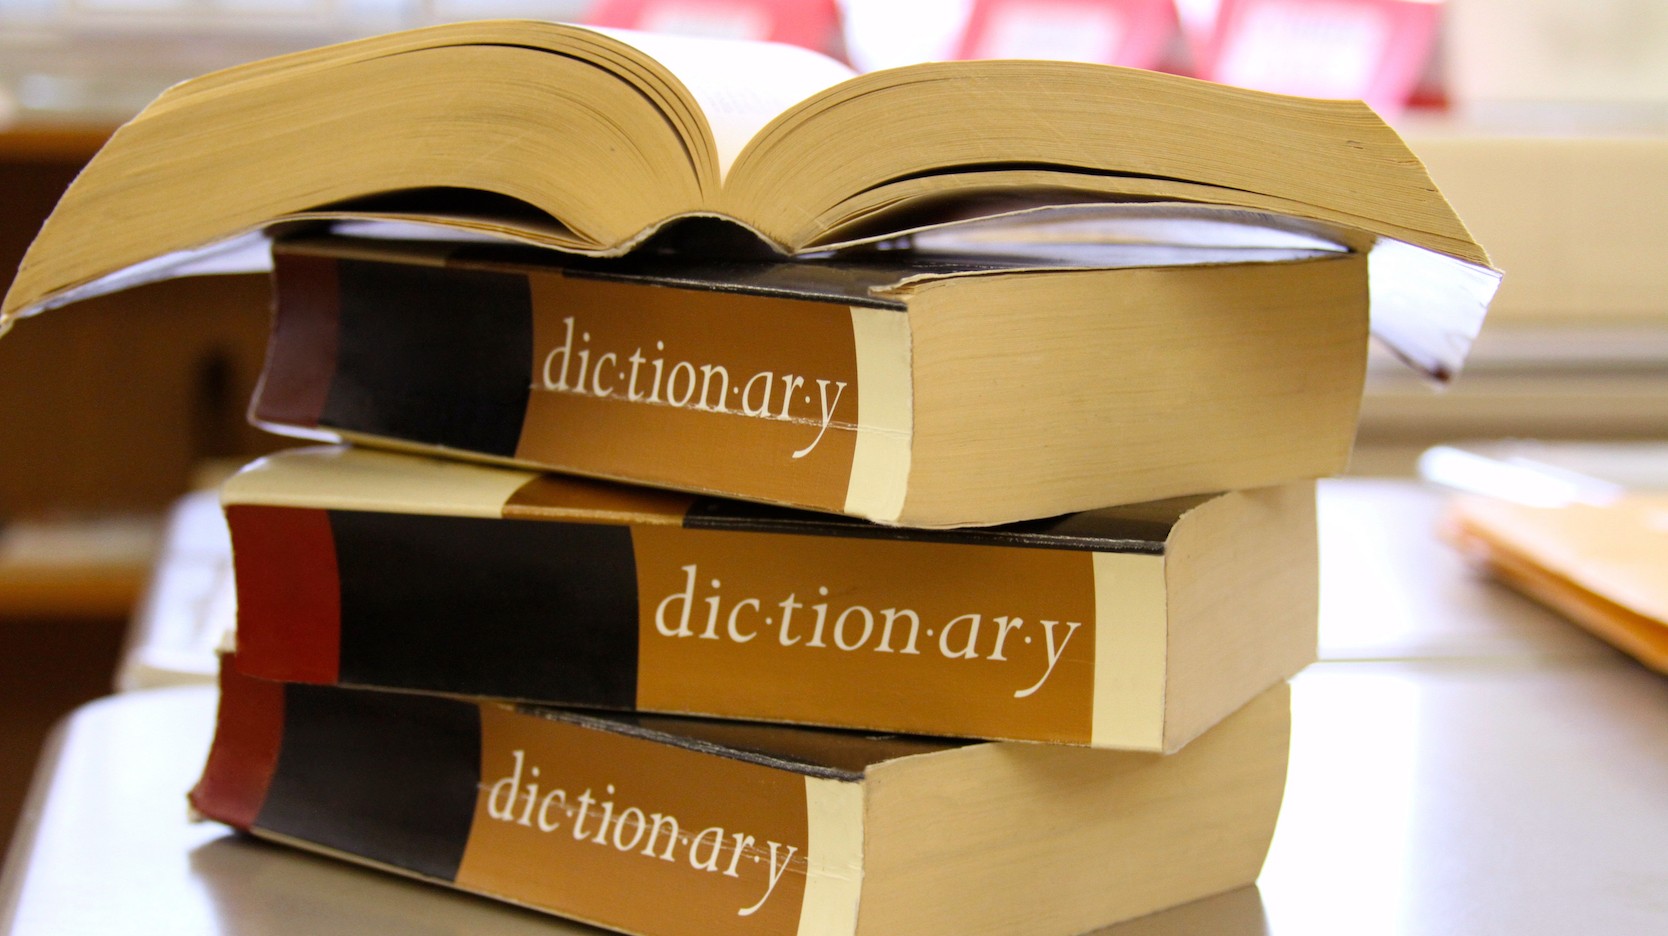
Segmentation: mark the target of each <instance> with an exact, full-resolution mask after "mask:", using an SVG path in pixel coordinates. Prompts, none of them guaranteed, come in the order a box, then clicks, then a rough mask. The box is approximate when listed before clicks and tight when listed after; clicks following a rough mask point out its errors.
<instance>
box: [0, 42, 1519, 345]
mask: <svg viewBox="0 0 1668 936" xmlns="http://www.w3.org/2000/svg"><path fill="white" fill-rule="evenodd" d="M1132 201H1133V202H1143V203H1151V202H1155V201H1162V202H1173V203H1190V204H1195V205H1205V206H1221V207H1226V208H1231V209H1236V210H1246V211H1250V212H1255V213H1258V214H1259V215H1262V216H1266V217H1272V218H1282V219H1289V220H1293V221H1298V222H1302V223H1306V224H1313V225H1315V226H1318V227H1321V228H1324V229H1326V230H1329V231H1333V232H1337V234H1338V236H1339V237H1341V238H1343V239H1345V240H1346V241H1348V242H1350V243H1352V245H1353V246H1357V247H1360V248H1361V249H1369V248H1377V247H1380V246H1385V247H1387V248H1389V249H1388V250H1387V252H1386V256H1385V257H1384V263H1383V264H1378V263H1375V278H1379V274H1380V273H1382V274H1383V276H1382V280H1383V281H1384V282H1385V283H1386V285H1387V287H1388V289H1387V291H1388V292H1392V293H1393V292H1397V291H1403V292H1406V290H1405V289H1404V287H1406V286H1407V285H1409V283H1410V282H1411V283H1413V284H1414V285H1416V287H1417V288H1416V289H1414V290H1412V293H1413V294H1410V295H1408V296H1407V297H1406V298H1407V299H1408V302H1407V303H1406V304H1405V306H1404V307H1403V309H1402V311H1403V312H1405V313H1407V314H1409V315H1410V316H1411V317H1412V318H1414V319H1416V320H1424V321H1444V322H1445V328H1444V340H1443V341H1440V342H1437V343H1434V344H1431V345H1428V346H1425V347H1423V348H1420V349H1416V350H1415V352H1414V353H1415V355H1416V356H1417V358H1418V359H1419V360H1420V362H1421V364H1422V366H1424V367H1426V368H1427V369H1429V370H1431V371H1433V372H1437V373H1445V372H1450V371H1452V370H1454V369H1456V368H1457V367H1458V365H1459V359H1460V357H1463V350H1464V346H1465V345H1466V344H1467V343H1468V342H1469V340H1470V338H1471V337H1473V336H1474V335H1475V334H1476V330H1477V326H1478V325H1479V323H1480V318H1481V313H1482V309H1483V307H1484V306H1485V305H1486V301H1487V296H1488V295H1489V294H1491V293H1492V290H1493V288H1494V283H1495V280H1496V279H1497V278H1498V274H1497V273H1496V271H1494V270H1493V269H1492V268H1491V267H1489V265H1488V258H1487V256H1486V254H1485V253H1484V251H1483V250H1482V248H1481V247H1480V246H1478V244H1477V243H1476V241H1475V240H1474V239H1473V238H1472V237H1471V235H1470V234H1469V233H1468V232H1467V230H1466V228H1465V226H1464V225H1463V224H1462V223H1461V221H1460V219H1459V218H1458V217H1457V216H1456V215H1455V213H1454V211H1453V210H1452V208H1451V207H1450V206H1449V205H1448V203H1447V202H1446V201H1445V200H1444V199H1443V198H1442V196H1441V194H1440V193H1439V192H1438V191H1437V189H1436V186H1435V185H1434V184H1433V183H1432V181H1431V178H1430V176H1429V175H1428V174H1427V173H1426V171H1425V170H1424V168H1423V167H1422V166H1421V165H1420V163H1419V160H1418V159H1417V158H1416V156H1415V155H1414V154H1413V153H1412V152H1411V151H1410V150H1409V149H1408V147H1407V146H1406V145H1405V144H1404V143H1403V141H1402V140H1401V139H1400V137H1398V136H1397V135H1396V133H1395V132H1394V131H1393V130H1392V129H1391V128H1390V127H1389V126H1387V125H1386V124H1385V123H1384V121H1383V120H1382V119H1380V118H1379V117H1378V116H1377V115H1376V114H1374V113H1373V112H1372V111H1371V110H1370V109H1369V108H1367V107H1366V106H1365V105H1363V104H1361V103H1359V102H1348V101H1325V100H1315V99H1305V98H1292V97H1283V96H1279V95H1271V94H1265V93H1260V92H1255V91H1248V90H1244V89H1238V88H1230V87H1226V86H1221V85H1214V84H1210V83H1207V82H1202V81H1196V80H1193V79H1189V78H1183V77H1178V76H1174V75H1167V74H1160V73H1155V72H1148V71H1140V70H1135V69H1121V68H1116V67H1113V66H1104V65H1091V64H1085V63H1071V62H1044V61H976V62H975V61H969V62H948V63H931V64H922V65H915V66H909V67H904V68H897V69H889V70H885V71H878V72H872V73H869V74H864V75H856V74H854V73H853V72H852V71H851V70H850V69H849V68H846V67H845V66H844V65H842V64H840V63H838V62H836V61H834V60H832V59H829V58H826V57H823V56H820V55H818V54H816V53H813V52H809V51H807V50H804V49H797V48H793V47H788V46H782V45H775V44H771V43H760V42H736V41H723V40H715V39H695V38H680V37H672V36H664V35H650V34H640V33H630V32H624V31H612V30H594V29H585V28H581V27H576V26H566V25H560V24H555V23H545V22H532V21H492V22H478V23H456V24H446V25H441V26H435V27H431V28H425V29H418V30H411V31H406V32H399V33H393V34H390V35H385V36H378V37H372V38H368V39H363V40H359V41H355V42H350V43H345V44H341V45H336V46H330V47H326V48H322V49H315V50H311V51H305V52H300V53H295V54H291V55H286V56H281V57H278V58H273V59H267V60H262V61H258V62H253V63H250V64H247V65H242V66H238V67H235V68H232V69H228V70H226V71H222V72H217V73H215V74H212V75H207V76H204V77H201V78H198V79H195V80H192V81H188V82H185V83H183V84H180V85H177V86H175V87H174V88H172V89H170V90H169V91H167V92H165V93H164V94H163V95H162V96H161V97H160V98H159V99H157V100H156V101H155V102H154V103H152V104H151V105H150V106H148V107H147V108H145V109H144V110H143V111H142V112H141V113H140V114H139V115H138V116H136V117H135V118H134V119H133V120H132V121H130V122H129V123H128V124H126V125H125V126H123V127H122V128H120V129H119V130H118V131H117V132H116V133H115V134H114V136H112V138H111V139H110V141H109V143H108V144H107V145H106V146H105V147H104V148H103V150H102V151H101V152H100V153H99V154H98V155H97V156H96V157H95V158H94V159H93V160H92V161H91V163H90V164H89V165H88V166H87V167H86V169H85V171H83V172H82V173H81V175H80V177H79V178H77V179H76V181H75V183H74V184H73V185H72V186H71V187H70V188H69V190H68V191H67V192H66V193H65V194H64V196H63V199H62V200H61V201H60V203H59V205H58V207H57V210H56V211H55V212H54V213H53V215H52V217H51V218H50V219H49V220H48V221H47V223H46V225H45V226H44V227H43V229H42V231H41V232H40V235H39V237H38V238H37V239H36V241H35V243H34V244H33V246H32V247H31V248H30V250H29V252H28V255H27V256H26V258H25V259H24V262H23V265H22V267H21V269H20V270H19V272H18V276H17V279H16V281H15V282H14V283H13V285H12V287H11V289H10V291H9V292H8V294H7V296H6V299H5V302H4V304H3V306H0V329H3V327H4V325H6V324H8V323H10V322H11V321H12V320H13V319H14V318H16V317H17V316H19V315H22V314H26V313H28V312H30V311H35V310H39V309H41V308H44V307H47V306H50V305H54V304H61V303H63V302H67V301H71V300H73V299H74V298H76V297H78V296H80V295H86V294H89V293H90V292H93V291H97V290H101V289H109V288H116V287H118V286H120V285H121V284H124V283H130V282H134V281H136V280H142V279H144V278H147V277H156V276H160V275H164V273H165V271H168V270H178V269H182V268H181V267H179V266H177V264H178V263H180V262H184V263H186V264H187V265H188V266H189V265H191V264H198V266H197V267H196V268H198V269H200V268H202V267H201V266H200V264H201V263H203V262H206V260H207V258H206V257H205V255H204V254H203V253H201V251H203V250H211V249H213V247H214V245H217V244H225V243H228V242H231V241H234V240H236V239H237V238H239V237H241V236H243V235H247V234H251V233H253V232H258V231H260V230H262V229H263V228H267V227H270V226H272V225H275V224H280V223H282V222H285V221H289V220H296V219H305V218H320V217H329V218H342V217H353V218H371V219H379V218H380V219H388V218H397V219H401V220H417V221H423V222H427V223H432V224H439V225H445V226H449V227H451V228H453V229H457V230H469V231H474V232H480V233H486V234H491V235H496V236H504V237H509V238H513V239H516V240H519V241H522V242H525V243H532V244H537V245H541V246H545V247H554V248H559V249H562V250H568V251H575V252H579V253H586V254H596V255H602V254H619V253H625V252H627V251H629V250H630V249H632V248H633V247H634V246H636V245H638V244H640V243H642V242H643V241H644V240H645V239H646V238H648V237H650V236H651V235H652V234H654V233H655V232H657V231H659V230H661V229H663V228H666V227H667V226H668V225H671V224H673V223H674V222H676V221H677V220H679V219H684V218H691V217H701V218H706V217H720V218H726V219H730V220H733V221H734V222H736V223H737V224H738V225H739V226H741V227H743V228H745V229H747V230H749V231H751V232H753V233H755V234H756V235H757V236H758V238H759V240H760V241H761V242H762V243H764V244H766V245H768V246H769V247H770V248H771V249H774V250H776V251H779V252H782V253H790V254H798V253H806V252H817V251H822V250H827V249H830V248H833V247H838V246H841V245H847V244H853V243H860V242H866V241H874V240H877V239H878V240H885V239H888V238H893V237H896V236H897V235H899V234H902V233H906V232H909V231H914V230H918V229H920V228H922V227H925V226H931V225H934V224H939V223H944V222H947V221H956V220H961V219H966V218H969V217H980V216H996V215H1003V214H1010V213H1012V212H1014V211H1017V210H1024V209H1030V208H1036V207H1046V206H1055V205H1083V204H1106V203H1116V202H1124V203H1128V202H1132ZM1377 252H1378V251H1377V250H1376V249H1375V253H1377ZM1409 262H1412V263H1414V265H1415V266H1416V267H1418V268H1419V269H1420V270H1422V271H1423V272H1421V273H1417V274H1415V275H1413V276H1412V277H1411V279H1410V277H1409V274H1408V269H1407V266H1406V263H1409ZM1380 267H1382V270H1380V269H1379V268H1380ZM1381 307H1382V306H1381Z"/></svg>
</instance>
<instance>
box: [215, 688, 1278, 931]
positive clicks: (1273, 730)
mask: <svg viewBox="0 0 1668 936" xmlns="http://www.w3.org/2000/svg"><path fill="white" fill-rule="evenodd" d="M1289 741H1290V705H1289V690H1288V688H1287V686H1286V684H1284V683H1281V684H1279V685H1277V686H1274V687H1271V688H1270V689H1269V690H1267V691H1266V692H1264V693H1263V694H1261V695H1259V696H1258V697H1257V698H1256V699H1255V700H1253V701H1252V702H1251V703H1250V704H1249V705H1247V706H1245V707H1244V708H1243V709H1242V710H1241V711H1239V712H1237V713H1235V714H1234V715H1232V716H1230V717H1229V718H1228V719H1226V720H1225V721H1223V722H1222V723H1221V724H1220V725H1218V726H1217V727H1215V728H1213V729H1211V730H1210V731H1209V732H1207V733H1206V734H1205V735H1204V736H1202V737H1200V738H1199V739H1198V740H1197V741H1195V742H1194V743H1193V744H1191V745H1189V746H1188V747H1187V748H1186V749H1185V750H1183V751H1181V752H1179V753H1177V754H1173V755H1168V756H1165V755H1158V754H1140V753H1131V752H1122V751H1101V750H1092V749H1086V748H1070V747H1062V746H1058V745H1040V744H1014V743H1006V742H977V743H969V744H956V743H953V742H946V741H942V740H931V739H921V738H911V737H905V736H872V735H862V734H856V733H847V732H834V731H826V730H817V729H809V728H791V727H779V726H767V725H756V724H741V723H727V722H706V721H699V720H690V719H676V718H666V717H661V718H657V717H652V716H633V717H625V716H597V715H587V714H579V713H575V712H572V711H567V710H562V709H552V708H541V707H535V706H511V705H506V704H502V703H493V702H485V701H480V700H473V699H458V698H443V697H431V696H420V695H413V694H408V693H387V692H379V691H374V690H357V689H343V688H337V687H321V686H307V685H297V684H283V683H276V682H266V681H263V680H257V679H253V678H250V677H246V676H241V675H239V674H237V673H236V672H235V670H232V669H229V668H228V670H227V671H225V673H224V675H223V677H222V691H221V702H220V716H219V723H218V727H217V730H216V736H215V740H214V744H213V747H212V750H211V751H210V753H209V757H208V762H207V765H206V767H205V769H204V773H203V776H202V779H201V781H200V782H199V783H198V784H197V786H196V788H195V789H194V791H193V792H192V794H191V797H190V799H191V803H192V806H193V807H194V809H195V811H196V812H197V813H198V814H200V815H201V816H205V817H207V818H209V819H214V820H218V821H221V822H224V823H227V824H229V825H231V826H234V827H236V828H239V829H244V830H247V831H249V832H251V833H253V834H254V835H256V836H259V837H262V838H266V839H271V840H274V841H276V842H279V843H283V844H286V845H292V846H298V847H301V848H305V849H311V850H315V851H319V852H323V853H326V854H328V855H332V856H336V857H340V858H345V859H348V860H352V861H355V862H359V863H362V864H367V865H371V866H374V867H378V868H383V869H386V870H389V871H393V872H397V873H401V874H405V875H410V876H413V877H416V878H420V879H423V880H427V881H432V882H435V883H438V884H442V885H449V886H452V887H456V888H459V889H462V890H464V891H468V892H472V893H475V894H480V895H484V896H487V897H492V898H496V899H500V900H505V901H510V902H514V903H517V904H521V905H523V906H527V907H532V908H535V909H539V910H545V911H549V912H552V913H555V914H559V915H562V916H566V917H570V918H574V919H578V920H582V921H586V922H591V923H596V924H600V925H603V926H607V927H610V928H612V929H616V930H620V931H624V932H628V933H638V934H644V936H661V934H666V936H683V934H699V936H705V934H718V933H724V934H742V936H747V934H785V936H794V934H804V933H819V934H885V936H891V934H897V933H909V934H912V936H933V934H946V936H948V934H954V936H965V934H970V933H1002V934H1017V936H1028V934H1030V936H1050V934H1059V936H1065V934H1077V933H1083V932H1086V931H1088V930H1091V929H1096V928H1099V927H1101V926H1105V925H1107V924H1110V923H1113V922H1116V921H1118V920H1122V919H1126V918H1130V917H1135V916H1139V915H1142V914H1146V913H1150V912H1153V911H1155V910H1159V909H1162V908H1164V907H1168V906H1171V905H1175V904H1180V903H1183V902H1186V901H1190V900H1194V899H1197V898H1200V897H1204V896H1207V895H1209V894H1214V893H1218V892H1221V891H1225V890H1229V889H1232V888H1235V887H1240V886H1243V885H1247V884H1250V883H1251V882H1252V881H1253V880H1254V879H1255V878H1256V876H1257V874H1258V871H1259V870H1260V867H1261V865H1262V862H1263V860H1264V857H1265V855H1266V853H1267V850H1268V846H1269V842H1270V839H1271V837H1272V835H1273V831H1274V825H1275V820H1276V818H1277V816H1278V813H1279V809H1280V803H1281V799H1282V795H1283V788H1284V781H1285V771H1286V761H1287V750H1288V746H1289Z"/></svg>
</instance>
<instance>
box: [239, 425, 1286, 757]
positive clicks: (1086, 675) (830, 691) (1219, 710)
mask: <svg viewBox="0 0 1668 936" xmlns="http://www.w3.org/2000/svg"><path fill="white" fill-rule="evenodd" d="M222 500H223V503H224V504H225V506H226V515H227V519H228V522H229V524H230V527H231V535H232V547H233V566H234V572H235V577H236V587H237V605H238V636H237V645H238V648H239V654H238V659H239V666H241V667H242V668H243V669H244V670H245V671H247V672H249V673H251V674H254V675H257V676H262V677H267V678H272V679H283V680H295V681H304V682H314V683H324V684H331V683H341V684H346V685H362V686H373V687H379V688H389V689H405V690H417V691H427V692H444V693H459V694H469V695H483V696H494V697H500V698H512V699H523V700H533V701H540V702H551V703H559V704H566V705H576V706H590V707H601V708H613V709H640V710H646V711H659V712H676V713H693V714H703V715H712V716H722V717H728V718H744V719H759V720H768V721H782V722H796V723H808V724H819V725H832V726H842V727H852V728H866V729H881V730H888V731H904V732H913V733H922V734H937V735H948V736H972V737H985V738H1010V739H1021V740H1034V741H1053V742H1060V743H1067V744H1076V745H1094V746H1100V747H1117V748H1128V749H1137V750H1153V751H1173V750H1176V749H1177V748H1180V747H1181V746H1182V745H1183V744H1185V743H1187V742H1188V741H1189V740H1190V739H1192V738H1193V737H1195V736H1196V735H1198V734H1199V733H1200V732H1201V731H1203V730H1205V729H1206V728H1207V727H1208V726H1210V725H1211V724H1214V723H1215V722H1216V721H1218V720H1219V719H1221V718H1222V717H1224V716H1226V715H1227V714H1228V713H1229V712H1231V711H1233V710H1234V709H1236V708H1238V707H1239V706H1240V705H1242V704H1244V703H1245V702H1246V701H1247V700H1249V699H1250V698H1252V697H1253V696H1255V695H1256V694H1257V693H1259V692H1261V691H1263V690H1264V689H1266V688H1267V687H1268V686H1270V685H1272V684H1274V683H1275V682H1278V681H1280V680H1283V679H1285V678H1286V677H1288V676H1290V675H1292V674H1294V673H1295V672H1296V671H1297V670H1298V669H1300V668H1301V667H1302V666H1304V665H1305V664H1307V663H1308V662H1310V661H1311V660H1312V659H1313V657H1314V653H1315V626H1316V623H1315V622H1316V601H1317V598H1316V592H1317V588H1316V555H1315V527H1314V492H1313V485H1310V484H1297V485H1291V486H1286V487H1280V488H1269V489H1262V490H1256V491H1247V492H1235V493H1229V494H1221V495H1212V496H1205V497H1196V498H1183V499H1177V500H1172V501H1164V502H1157V503H1152V504H1145V505H1139V506H1136V507H1130V508H1123V509H1118V510H1106V511H1095V512H1088V513H1083V514H1076V515H1070V516H1066V517H1061V518H1055V519H1051V520H1046V521H1040V522H1032V523H1024V524H1014V525H1008V526H1004V527H998V528H991V529H969V530H957V531H937V532H932V531H919V530H904V529H896V528H890V527H881V526H876V525H873V524H867V523H862V522H859V521H855V520H849V519H846V518H840V517H826V516H821V515H815V514H809V513H804V512H798V511H788V510H779V509H772V508H766V507H758V506H752V505H747V504H743V503H739V502H735V501H726V500H719V499H713V498H695V497H690V496H685V495H678V494H672V493H669V492H661V491H653V490H647V489H639V488H631V487H624V486H616V485H608V484H603V483H601V482H593V481H587V480H584V479H578V478H565V477H561V476H554V475H539V474H534V473H531V472H524V471H517V470H511V469H500V468H492V467H486V466H479V465H472V464H465V463H458V462H445V461H441V460H436V459H428V458H423V457H418V456H411V455H401V454H395V453H388V452H379V451H371V450H365V449H356V448H348V449H339V448H328V449H315V450H305V451H292V452H285V453H280V454H278V455H274V456H270V457H268V458H266V459H263V460H262V461H259V462H257V463H255V464H254V465H253V466H251V467H250V468H248V469H246V470H245V471H244V472H242V473H241V474H239V475H237V476H235V477H233V478H232V479H231V480H230V481H228V483H227V484H226V485H225V487H224V490H223V494H222Z"/></svg>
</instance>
